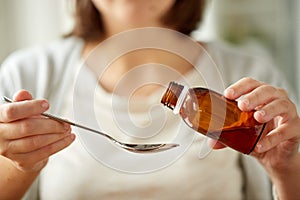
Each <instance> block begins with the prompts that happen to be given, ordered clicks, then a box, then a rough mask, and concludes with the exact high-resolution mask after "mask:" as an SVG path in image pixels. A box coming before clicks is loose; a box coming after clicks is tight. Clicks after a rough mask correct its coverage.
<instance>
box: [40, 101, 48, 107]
mask: <svg viewBox="0 0 300 200" xmlns="http://www.w3.org/2000/svg"><path fill="white" fill-rule="evenodd" d="M41 106H42V108H48V107H49V104H48V103H47V102H46V101H43V102H42V104H41Z"/></svg>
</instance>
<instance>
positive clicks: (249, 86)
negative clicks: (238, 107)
mask: <svg viewBox="0 0 300 200" xmlns="http://www.w3.org/2000/svg"><path fill="white" fill-rule="evenodd" d="M263 84H264V83H262V82H260V81H257V80H254V79H252V78H249V77H245V78H242V79H240V80H239V81H237V82H236V83H234V84H232V85H230V86H229V87H228V88H227V89H226V90H225V91H224V96H225V97H226V98H229V99H237V98H239V97H241V96H242V95H244V94H247V93H249V92H251V91H252V90H254V89H255V88H257V87H258V86H261V85H263Z"/></svg>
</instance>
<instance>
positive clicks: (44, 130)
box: [0, 118, 71, 140]
mask: <svg viewBox="0 0 300 200" xmlns="http://www.w3.org/2000/svg"><path fill="white" fill-rule="evenodd" d="M70 129H71V126H70V125H68V124H66V123H61V122H57V121H55V120H52V119H48V118H28V119H26V120H19V121H15V122H11V123H5V124H2V125H1V126H0V132H1V133H2V137H3V138H6V139H7V140H14V139H19V138H24V137H28V136H33V135H41V134H49V133H64V132H66V131H68V130H70Z"/></svg>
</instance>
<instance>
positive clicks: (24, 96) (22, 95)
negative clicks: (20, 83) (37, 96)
mask: <svg viewBox="0 0 300 200" xmlns="http://www.w3.org/2000/svg"><path fill="white" fill-rule="evenodd" d="M31 99H32V95H31V94H30V93H29V92H28V91H27V90H19V91H18V92H16V93H15V94H14V96H13V100H14V101H24V100H31Z"/></svg>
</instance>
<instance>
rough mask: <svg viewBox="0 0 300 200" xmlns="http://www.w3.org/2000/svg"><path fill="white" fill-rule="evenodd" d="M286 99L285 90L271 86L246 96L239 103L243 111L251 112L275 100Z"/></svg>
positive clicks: (253, 91)
mask: <svg viewBox="0 0 300 200" xmlns="http://www.w3.org/2000/svg"><path fill="white" fill-rule="evenodd" d="M286 97H287V96H286V92H284V90H283V89H279V88H275V87H273V86H271V85H261V86H259V87H257V88H255V89H254V90H252V91H251V92H250V93H248V94H246V95H244V96H243V98H242V99H240V100H239V101H238V106H239V108H240V109H241V110H243V111H250V110H254V109H255V108H257V107H260V106H262V105H265V104H268V103H269V102H271V101H273V100H274V99H278V98H286Z"/></svg>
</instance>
